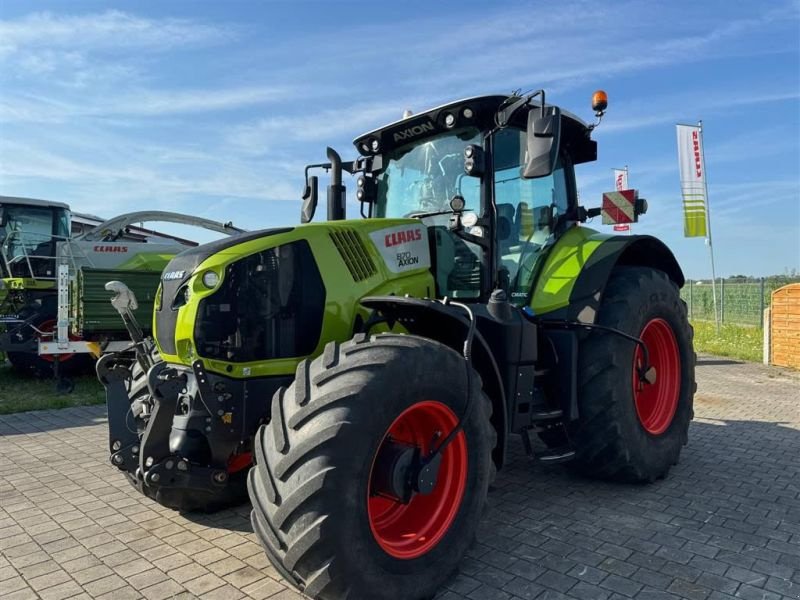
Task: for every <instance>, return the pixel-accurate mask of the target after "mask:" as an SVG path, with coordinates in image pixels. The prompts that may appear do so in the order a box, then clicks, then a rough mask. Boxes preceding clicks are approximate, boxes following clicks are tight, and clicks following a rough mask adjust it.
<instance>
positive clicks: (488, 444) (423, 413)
mask: <svg viewBox="0 0 800 600" xmlns="http://www.w3.org/2000/svg"><path fill="white" fill-rule="evenodd" d="M470 377H471V383H470V398H469V402H470V403H471V408H470V410H469V412H468V414H467V417H466V419H465V421H464V423H463V430H462V431H461V432H460V433H458V434H456V435H455V437H454V438H453V441H452V442H451V443H450V445H449V446H447V447H446V448H445V449H444V450H443V452H442V465H441V467H440V469H439V474H438V477H437V479H436V485H435V487H434V488H433V491H432V492H431V493H430V494H416V495H414V496H413V497H412V498H411V500H410V502H408V503H407V504H403V503H399V502H397V501H396V500H390V499H388V498H387V497H386V496H384V495H382V494H377V493H376V491H375V489H376V481H378V479H379V475H381V474H385V471H381V472H378V470H379V469H381V467H380V466H379V465H382V464H385V463H384V462H383V459H381V460H376V457H378V456H379V454H380V453H379V451H381V452H385V449H386V447H387V446H386V444H387V443H389V442H391V441H395V442H399V443H402V444H408V445H411V446H414V447H417V448H420V449H421V452H422V453H423V454H424V453H425V452H426V451H428V450H429V449H430V448H431V446H432V445H433V444H434V443H435V442H436V440H442V439H444V437H445V436H446V435H447V434H448V433H449V432H450V431H452V429H453V428H454V427H455V425H456V424H457V423H458V422H459V419H460V418H461V417H462V415H464V411H465V407H466V398H467V389H466V387H467V385H466V376H465V365H464V359H463V358H462V357H461V356H460V355H459V354H457V353H456V352H455V351H453V350H452V349H450V348H448V347H447V346H444V345H442V344H439V343H438V342H434V341H431V340H428V339H425V338H420V337H416V336H412V335H394V334H382V335H378V336H373V337H371V338H366V337H364V336H357V337H356V338H355V339H353V340H351V341H349V342H347V343H345V344H342V345H339V344H336V343H331V344H328V345H327V346H326V348H325V351H324V353H323V355H322V356H320V357H318V358H317V359H315V360H314V361H303V362H301V363H300V365H299V366H298V369H297V377H296V379H295V382H294V383H293V384H292V385H291V386H290V387H289V388H288V389H285V390H284V389H281V390H279V391H278V392H277V393H276V394H275V396H274V398H273V403H272V415H271V422H270V423H269V424H267V425H264V426H262V427H261V428H260V429H259V431H258V433H257V435H256V441H255V455H256V465H255V467H253V469H251V471H250V476H249V480H248V485H249V491H250V498H251V500H252V503H253V512H252V515H251V520H252V524H253V529H254V531H255V532H256V535H257V536H258V538H259V540H260V541H261V544H262V545H263V546H264V549H265V550H266V553H267V555H268V557H269V558H270V560H271V561H272V563H273V564H274V565H275V567H276V568H277V569H278V570H279V571H280V572H281V573H282V574H283V575H284V576H285V577H286V578H287V579H288V580H290V581H293V582H294V583H295V584H296V585H297V586H298V587H300V588H301V589H302V590H303V591H304V592H305V594H307V595H308V596H311V597H312V598H322V599H325V600H338V599H343V598H350V599H358V600H360V599H362V598H370V599H375V600H381V599H387V600H388V599H397V598H403V599H404V600H414V599H419V598H426V597H430V596H432V595H433V594H435V592H436V590H437V589H438V588H439V587H440V586H441V585H442V583H444V581H445V580H446V579H447V578H448V576H449V575H450V574H451V573H452V572H453V570H454V569H455V568H456V567H457V565H458V563H459V561H460V560H461V558H462V557H463V556H464V554H465V553H466V551H467V549H468V548H469V545H470V544H471V542H472V540H473V538H474V535H475V531H476V528H477V525H478V522H479V520H480V517H481V514H482V511H483V507H484V505H485V502H486V494H487V490H488V486H489V480H490V476H491V472H492V468H491V452H492V449H493V448H494V446H495V443H496V434H495V431H494V429H493V427H492V425H491V423H490V421H489V418H490V416H491V404H490V402H489V400H488V398H487V397H486V395H485V394H484V393H483V391H482V390H481V382H480V378H479V377H478V375H477V374H476V373H474V372H471V373H470ZM437 433H438V435H437ZM387 440H388V441H389V442H387ZM380 456H381V457H384V456H385V454H380Z"/></svg>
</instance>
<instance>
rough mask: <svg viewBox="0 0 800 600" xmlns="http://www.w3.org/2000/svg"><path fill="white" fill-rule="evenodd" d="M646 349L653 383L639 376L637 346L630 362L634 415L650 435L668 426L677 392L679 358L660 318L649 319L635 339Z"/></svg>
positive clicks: (641, 356) (640, 356)
mask: <svg viewBox="0 0 800 600" xmlns="http://www.w3.org/2000/svg"><path fill="white" fill-rule="evenodd" d="M639 337H640V338H641V340H642V341H643V342H644V344H645V346H647V352H648V354H649V357H650V366H652V367H653V368H655V372H656V381H655V383H652V384H651V383H647V382H646V381H642V380H641V379H640V377H639V369H640V368H642V367H643V366H644V354H643V353H642V349H641V348H639V347H638V346H637V348H636V354H635V355H634V359H633V398H634V401H635V403H636V414H637V415H638V416H639V422H640V423H641V424H642V427H644V429H645V431H647V432H648V433H650V434H652V435H660V434H662V433H664V432H665V431H666V430H667V429H668V428H669V426H670V424H671V423H672V418H673V417H674V416H675V411H676V410H677V408H678V397H679V396H680V392H681V356H680V353H679V351H678V341H677V340H676V339H675V334H674V333H673V332H672V328H671V327H670V326H669V323H667V322H666V321H665V320H664V319H652V320H650V321H649V322H648V323H647V325H645V326H644V329H642V333H641V335H640V336H639Z"/></svg>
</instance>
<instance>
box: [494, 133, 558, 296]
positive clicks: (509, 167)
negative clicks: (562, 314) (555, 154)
mask: <svg viewBox="0 0 800 600" xmlns="http://www.w3.org/2000/svg"><path fill="white" fill-rule="evenodd" d="M526 151H527V144H526V132H525V131H523V130H520V129H513V128H508V129H503V130H501V131H498V132H497V133H496V134H495V138H494V196H495V203H496V207H497V227H496V231H497V234H496V235H497V249H498V265H497V267H498V270H499V274H500V281H501V284H502V285H503V286H504V287H505V288H506V291H507V292H509V294H510V296H511V301H512V302H514V303H515V304H524V303H525V301H526V299H527V296H528V293H529V292H530V287H531V285H532V283H533V281H532V279H533V275H534V272H535V269H534V268H535V265H536V261H537V259H538V257H539V255H540V254H541V250H542V248H543V247H544V246H545V245H546V244H547V242H548V241H549V240H550V239H551V236H552V235H553V226H554V224H555V222H556V220H557V219H558V217H559V215H563V214H564V213H565V212H566V211H567V207H568V191H567V182H566V177H565V174H564V170H563V168H562V164H561V160H560V159H559V161H558V163H557V164H556V168H555V170H554V171H553V173H551V174H550V175H549V176H547V177H540V178H537V179H523V178H522V167H523V166H524V165H525V161H526V158H527V157H526Z"/></svg>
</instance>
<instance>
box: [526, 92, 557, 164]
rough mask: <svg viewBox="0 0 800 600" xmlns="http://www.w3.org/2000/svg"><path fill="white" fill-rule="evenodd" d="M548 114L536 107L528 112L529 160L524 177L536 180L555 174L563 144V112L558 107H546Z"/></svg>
mask: <svg viewBox="0 0 800 600" xmlns="http://www.w3.org/2000/svg"><path fill="white" fill-rule="evenodd" d="M544 110H545V111H547V113H545V114H542V109H540V108H538V107H536V108H532V109H530V111H529V112H528V136H527V137H528V140H527V142H528V160H527V162H526V163H525V167H524V168H523V170H522V177H523V178H525V179H535V178H536V177H546V176H547V175H550V173H552V172H553V169H555V166H556V160H557V159H558V147H559V144H560V142H561V110H560V109H559V108H558V107H557V106H552V107H546V108H545V109H544Z"/></svg>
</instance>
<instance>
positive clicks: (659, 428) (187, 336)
mask: <svg viewBox="0 0 800 600" xmlns="http://www.w3.org/2000/svg"><path fill="white" fill-rule="evenodd" d="M594 108H595V110H596V115H597V116H598V117H600V116H602V112H603V111H604V110H605V98H604V96H602V95H596V99H595V102H594ZM593 128H594V125H587V124H586V123H584V122H583V121H581V120H580V119H578V118H577V117H574V116H573V115H570V114H569V113H567V112H566V111H561V110H560V109H559V108H557V107H554V106H551V105H547V104H545V102H544V92H541V91H540V92H536V93H534V94H530V95H528V96H518V95H512V96H484V97H478V98H471V99H467V100H462V101H459V102H454V103H450V104H447V105H445V106H442V107H438V108H434V109H432V110H429V111H426V112H424V113H421V114H418V115H412V116H408V117H406V118H404V119H403V120H401V121H398V122H396V123H392V124H390V125H387V126H386V127H383V128H381V129H378V130H375V131H373V132H370V133H368V134H365V135H363V136H360V137H359V138H357V139H356V140H355V145H356V149H357V150H358V152H359V154H360V156H359V158H357V159H356V160H353V161H352V162H343V161H342V160H341V158H340V157H339V155H338V153H336V152H335V151H334V150H332V149H330V148H329V149H328V151H327V156H328V160H329V162H327V163H321V164H316V165H309V166H308V167H307V168H306V189H305V192H304V194H303V200H304V202H303V209H302V216H301V221H302V224H301V225H300V226H297V227H294V228H285V229H273V230H264V231H261V232H254V233H251V234H246V235H243V236H239V237H237V238H234V239H228V240H223V241H220V242H215V243H212V244H207V245H205V246H200V247H198V248H193V249H190V250H187V251H185V252H183V253H182V254H180V255H178V256H176V257H175V258H174V259H173V260H172V261H171V262H170V263H169V265H168V266H167V267H166V269H165V271H164V272H163V274H162V281H161V286H160V288H159V291H158V298H157V301H156V309H155V312H154V327H153V329H154V334H155V340H156V342H157V345H158V351H159V356H158V358H157V359H155V358H154V357H151V356H149V355H148V349H147V348H146V347H144V346H143V347H142V349H141V350H140V352H139V353H140V357H139V360H133V359H132V358H130V357H125V356H113V355H112V356H109V357H108V358H104V360H103V361H101V363H100V364H99V365H98V373H99V375H100V378H101V380H102V381H103V382H104V383H105V385H106V388H107V394H108V398H109V400H108V404H109V430H110V431H109V433H110V437H109V447H110V451H111V454H112V463H114V464H115V465H116V466H118V467H119V468H120V469H122V470H123V471H125V472H126V474H127V476H128V477H129V478H130V480H131V483H132V484H133V485H134V486H135V487H137V489H139V490H140V491H141V492H142V493H145V494H147V495H149V496H151V497H153V498H155V499H156V500H157V501H159V502H161V503H162V504H165V505H167V506H171V507H173V508H177V509H185V510H190V509H199V510H214V509H216V508H219V507H221V506H224V505H227V504H230V503H233V502H236V501H238V500H240V499H241V498H242V497H243V496H244V495H245V494H246V493H249V496H250V499H251V501H252V503H253V512H252V524H253V528H254V531H255V532H256V534H257V536H258V538H259V540H260V541H261V543H262V545H263V546H264V549H265V551H266V553H267V555H268V557H269V558H270V560H271V562H272V563H273V564H274V565H275V567H276V568H277V569H278V570H279V571H280V572H281V573H282V574H283V575H284V576H285V577H286V578H287V579H289V580H290V581H292V582H294V583H295V584H296V585H297V586H299V587H300V588H301V589H303V591H304V592H305V593H306V594H307V595H309V596H311V597H315V598H316V597H319V598H324V599H326V600H329V599H338V598H365V597H369V598H409V599H416V598H424V597H429V596H431V595H432V594H433V593H434V592H435V591H436V589H437V588H438V587H439V586H440V585H441V584H442V582H443V581H444V580H445V578H446V577H447V576H448V575H449V573H450V572H452V570H453V569H454V568H455V567H456V566H457V564H458V562H459V560H460V559H461V557H463V555H464V553H465V552H466V550H467V549H468V547H469V544H470V542H471V539H472V536H473V535H474V533H475V530H476V527H477V523H478V521H479V519H480V515H481V511H482V510H483V506H484V503H485V500H486V495H487V491H488V488H489V485H490V483H491V481H492V479H493V478H494V475H495V473H496V471H497V470H498V469H500V468H502V466H503V463H504V459H505V448H506V445H507V441H508V438H509V436H510V435H512V434H514V435H517V434H519V435H521V436H522V439H523V442H524V444H525V447H526V449H527V450H528V452H529V454H530V455H531V456H532V457H533V458H535V459H537V460H539V461H541V462H543V463H558V462H564V461H571V464H572V465H573V466H575V467H576V468H577V469H578V470H580V471H582V472H584V473H587V474H589V475H592V476H596V477H601V478H605V479H616V480H624V481H652V480H654V479H656V478H660V477H664V476H665V475H666V474H667V471H668V470H669V468H670V467H671V466H672V465H673V464H675V463H676V462H677V460H678V456H679V453H680V450H681V447H682V446H683V445H684V444H685V443H686V440H687V431H688V424H689V421H690V419H691V416H692V397H693V394H694V390H695V384H694V353H693V349H692V331H691V328H690V326H689V324H688V321H687V318H686V310H685V305H684V304H683V303H682V302H681V300H680V296H679V294H678V289H679V287H680V286H681V285H683V275H682V273H681V270H680V267H679V266H678V264H677V262H676V261H675V258H674V257H673V255H672V253H671V252H670V251H669V249H667V248H666V246H664V245H663V244H662V243H661V242H660V241H658V240H657V239H655V238H652V237H650V236H626V237H617V236H612V235H607V234H603V233H600V232H597V231H594V230H592V229H589V228H587V227H585V226H583V225H582V223H583V222H584V221H585V220H586V219H587V218H588V217H591V216H595V215H598V214H600V209H599V208H598V209H595V208H590V209H585V208H583V207H581V206H580V205H579V204H578V202H577V188H576V185H575V179H574V170H573V168H574V165H576V164H580V163H583V162H588V161H592V160H595V158H596V143H595V142H594V141H593V140H591V138H590V134H591V131H592V129H593ZM314 168H323V169H326V170H329V171H330V172H331V184H330V186H329V187H328V219H329V220H328V221H327V222H322V223H310V222H309V221H311V219H312V218H313V215H314V213H315V209H316V203H317V199H318V197H319V193H318V190H317V186H318V182H317V178H316V177H315V176H311V175H310V174H309V171H310V170H311V169H314ZM342 172H347V173H350V174H353V175H355V176H356V177H357V192H356V199H357V200H358V201H359V202H360V203H361V214H362V216H363V217H365V218H363V219H355V220H352V219H351V220H345V219H344V217H345V214H344V206H345V191H344V186H343V185H342V180H341V177H342ZM628 196H630V197H634V196H635V194H629V195H628ZM628 196H625V198H627V197H628ZM623 199H624V198H623ZM644 207H645V203H644V202H643V201H642V202H638V201H637V203H636V206H635V208H631V209H630V211H634V216H638V214H641V212H643V210H644ZM630 211H628V214H630ZM148 365H149V366H148ZM145 367H147V368H145ZM119 381H124V382H127V383H119ZM112 411H113V412H114V413H115V415H114V416H113V417H112V414H111V413H112ZM123 411H127V412H126V413H125V414H124V415H123V414H122V413H123ZM132 431H136V432H137V434H136V435H135V436H134V435H131V432H132ZM531 434H536V435H538V436H539V438H540V439H541V440H542V442H544V444H545V445H546V447H547V449H545V450H539V449H538V448H537V449H534V445H533V444H532V443H531V439H530V435H531ZM253 462H255V466H253V467H252V468H249V467H250V466H251V464H252V463H253Z"/></svg>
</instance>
